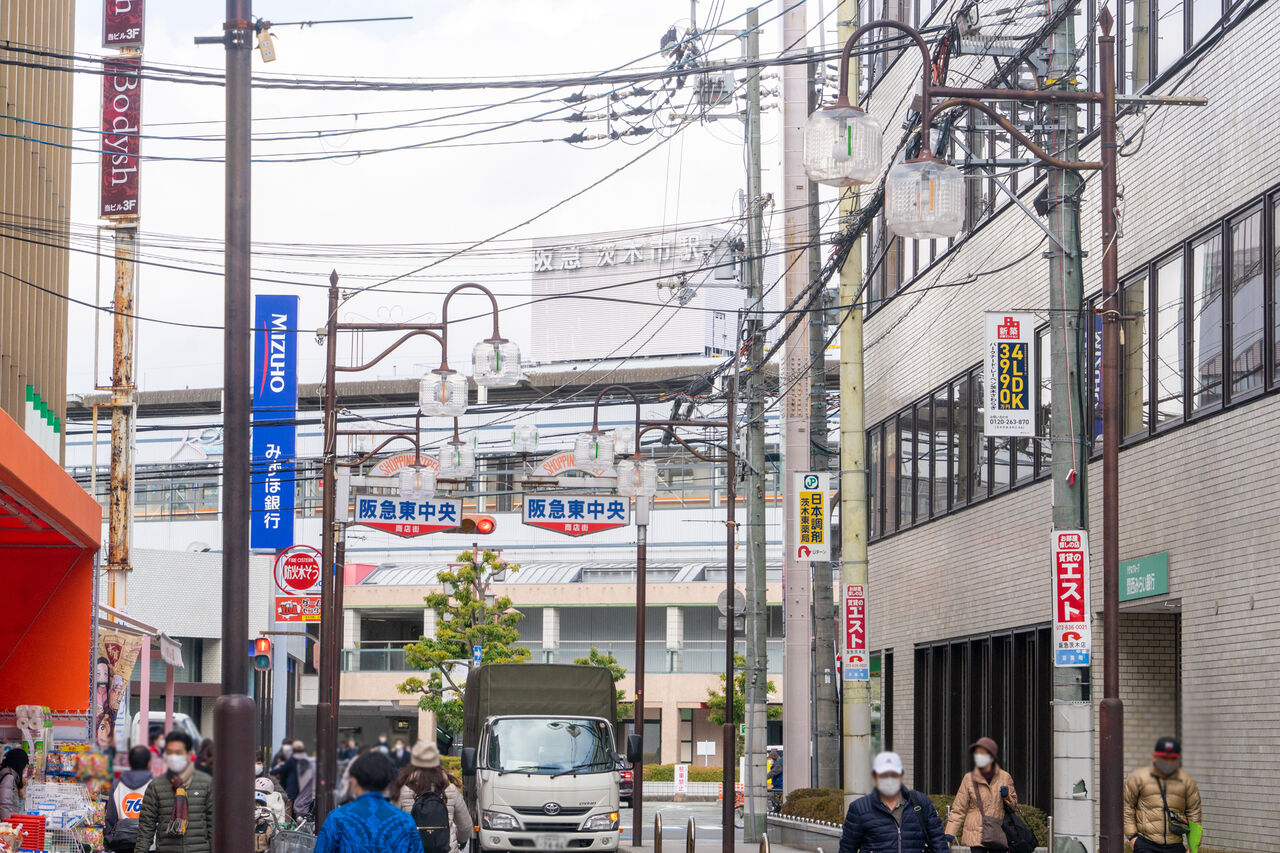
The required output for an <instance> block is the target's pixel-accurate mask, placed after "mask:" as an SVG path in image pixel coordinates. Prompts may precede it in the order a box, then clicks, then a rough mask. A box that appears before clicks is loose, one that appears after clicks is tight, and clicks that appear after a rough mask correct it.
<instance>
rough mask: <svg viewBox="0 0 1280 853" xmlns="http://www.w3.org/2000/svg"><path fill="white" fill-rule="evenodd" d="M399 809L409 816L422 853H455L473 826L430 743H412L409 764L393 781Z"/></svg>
mask: <svg viewBox="0 0 1280 853" xmlns="http://www.w3.org/2000/svg"><path fill="white" fill-rule="evenodd" d="M396 786H397V787H398V788H399V794H398V796H397V797H396V801H397V802H398V804H399V806H400V808H402V809H404V810H405V811H406V812H408V813H409V814H410V816H412V817H413V822H414V823H415V824H416V825H417V827H418V834H419V835H421V836H422V849H423V851H424V853H458V851H459V850H460V849H461V847H462V846H463V845H465V844H466V843H467V842H468V841H470V840H471V835H472V833H473V832H474V831H475V825H474V823H473V821H472V819H471V811H470V810H469V809H468V808H467V804H466V803H465V802H463V799H462V793H461V792H460V791H459V790H458V789H457V788H456V787H455V786H454V785H453V784H452V783H451V782H450V781H449V774H448V773H446V772H445V769H444V768H443V767H442V766H441V764H440V750H439V749H437V748H436V745H435V744H434V743H430V742H428V741H425V740H420V741H418V742H417V743H416V744H414V747H413V750H412V751H411V752H410V755H409V763H408V765H406V766H405V768H404V769H403V770H402V771H400V778H398V779H397V780H396Z"/></svg>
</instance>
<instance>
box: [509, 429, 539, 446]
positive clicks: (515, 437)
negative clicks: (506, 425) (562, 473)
mask: <svg viewBox="0 0 1280 853" xmlns="http://www.w3.org/2000/svg"><path fill="white" fill-rule="evenodd" d="M511 446H512V447H513V448H514V449H515V451H516V453H537V452H538V428H537V427H536V426H533V425H532V424H519V425H518V426H516V427H515V429H513V430H512V431H511Z"/></svg>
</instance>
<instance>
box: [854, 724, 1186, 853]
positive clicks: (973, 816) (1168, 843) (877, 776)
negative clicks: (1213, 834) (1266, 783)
mask: <svg viewBox="0 0 1280 853" xmlns="http://www.w3.org/2000/svg"><path fill="white" fill-rule="evenodd" d="M969 754H970V758H971V760H972V769H970V770H969V771H968V772H966V773H965V774H964V776H963V777H962V778H961V779H960V784H959V786H958V787H957V788H956V795H955V799H954V800H952V803H951V806H950V808H949V809H948V811H947V815H946V821H945V823H944V822H943V819H942V818H941V817H940V816H939V815H938V810H937V809H936V808H934V805H933V802H932V801H931V800H930V799H929V797H928V796H927V795H925V794H923V793H921V792H919V791H915V790H912V789H910V788H908V787H907V786H906V785H904V784H903V776H904V774H903V767H902V759H901V758H900V757H899V756H898V754H897V753H894V752H882V753H880V754H879V755H877V756H876V757H875V760H874V761H873V762H872V765H871V781H872V783H873V786H874V790H873V791H872V792H871V793H870V794H867V795H866V796H864V797H861V798H859V799H857V800H854V801H853V802H852V803H851V804H850V805H849V808H848V811H847V812H846V814H845V819H844V827H843V830H842V833H841V838H840V853H949V851H951V850H952V848H954V847H959V848H962V849H963V848H968V849H969V850H970V851H971V853H987V851H993V853H1033V851H1034V850H1035V849H1036V845H1037V842H1036V837H1035V834H1034V833H1033V832H1032V831H1031V829H1030V828H1029V827H1028V826H1027V824H1026V822H1025V821H1024V820H1023V819H1022V817H1021V816H1020V815H1019V813H1018V793H1017V790H1016V789H1015V787H1014V780H1013V776H1012V775H1010V773H1009V771H1008V770H1006V769H1005V768H1004V767H1002V766H1001V765H1000V761H999V758H1000V749H999V745H998V744H997V743H996V742H995V741H994V740H992V739H991V738H988V737H983V738H979V739H978V740H976V741H974V742H973V743H972V744H970V746H969ZM1181 761H1182V747H1181V745H1180V744H1179V743H1178V741H1177V740H1176V739H1174V738H1171V737H1162V738H1160V739H1159V740H1158V741H1157V742H1156V745H1155V750H1154V751H1153V754H1152V763H1151V765H1150V766H1147V767H1142V768H1139V769H1138V770H1135V771H1134V772H1133V774H1132V775H1130V776H1129V779H1128V781H1127V782H1125V786H1124V834H1125V840H1126V841H1127V842H1128V843H1129V845H1130V847H1131V848H1132V850H1133V853H1185V851H1186V849H1187V844H1188V843H1189V844H1190V847H1191V850H1192V851H1193V853H1194V851H1195V850H1196V848H1197V846H1198V843H1199V837H1200V817H1201V811H1200V790H1199V788H1198V787H1197V786H1196V781H1195V779H1194V778H1192V776H1191V774H1190V773H1188V772H1187V771H1186V770H1184V769H1183V768H1182V766H1181Z"/></svg>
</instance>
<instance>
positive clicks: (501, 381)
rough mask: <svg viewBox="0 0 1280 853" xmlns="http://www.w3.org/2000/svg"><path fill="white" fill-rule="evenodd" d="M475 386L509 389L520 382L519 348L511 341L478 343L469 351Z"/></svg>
mask: <svg viewBox="0 0 1280 853" xmlns="http://www.w3.org/2000/svg"><path fill="white" fill-rule="evenodd" d="M471 375H472V376H473V377H474V378H475V380H476V384H477V385H483V386H485V387H488V388H509V387H511V386H512V385H515V384H516V383H518V382H519V381H520V347H518V346H516V345H515V344H514V343H512V342H511V341H480V342H479V343H477V344H476V346H475V349H473V350H472V351H471Z"/></svg>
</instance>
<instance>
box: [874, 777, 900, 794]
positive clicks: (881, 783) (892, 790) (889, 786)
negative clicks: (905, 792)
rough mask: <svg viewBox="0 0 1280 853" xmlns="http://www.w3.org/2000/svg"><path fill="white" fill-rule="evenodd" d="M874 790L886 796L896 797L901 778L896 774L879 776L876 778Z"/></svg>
mask: <svg viewBox="0 0 1280 853" xmlns="http://www.w3.org/2000/svg"><path fill="white" fill-rule="evenodd" d="M876 790H877V791H879V792H880V793H881V794H884V795H885V796H886V797H896V796H898V792H899V791H901V790H902V780H901V779H899V778H898V777H897V776H881V777H880V778H879V779H877V780H876Z"/></svg>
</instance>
